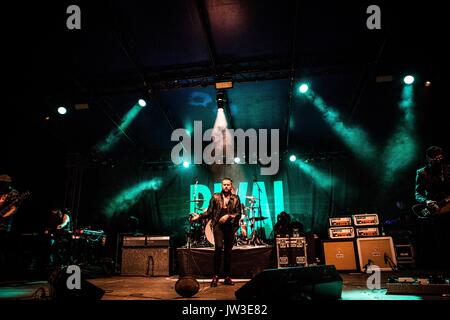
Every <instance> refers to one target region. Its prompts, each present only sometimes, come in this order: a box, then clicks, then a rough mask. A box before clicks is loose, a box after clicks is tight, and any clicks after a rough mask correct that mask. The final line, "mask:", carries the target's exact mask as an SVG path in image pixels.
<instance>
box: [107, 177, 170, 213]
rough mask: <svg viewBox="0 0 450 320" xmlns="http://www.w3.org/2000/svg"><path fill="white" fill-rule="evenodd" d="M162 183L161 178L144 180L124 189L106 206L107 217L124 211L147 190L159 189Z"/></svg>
mask: <svg viewBox="0 0 450 320" xmlns="http://www.w3.org/2000/svg"><path fill="white" fill-rule="evenodd" d="M161 185H162V179H161V178H153V179H151V180H146V181H142V182H140V183H138V184H136V185H134V186H131V187H129V188H127V189H124V190H122V191H121V192H119V194H117V195H116V196H115V197H114V198H113V199H112V200H110V201H108V204H107V205H106V206H105V208H104V213H105V215H106V216H107V217H112V216H113V215H114V214H115V213H118V212H124V211H126V210H128V209H130V208H131V207H132V206H133V205H135V204H136V203H137V202H138V201H139V199H140V198H141V196H142V193H143V192H144V191H147V190H159V189H160V188H161Z"/></svg>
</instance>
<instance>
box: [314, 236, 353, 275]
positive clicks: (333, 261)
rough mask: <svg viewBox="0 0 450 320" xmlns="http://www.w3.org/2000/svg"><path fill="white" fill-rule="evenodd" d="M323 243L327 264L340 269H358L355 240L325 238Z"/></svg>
mask: <svg viewBox="0 0 450 320" xmlns="http://www.w3.org/2000/svg"><path fill="white" fill-rule="evenodd" d="M322 245H323V254H324V259H325V264H327V265H334V266H335V267H336V270H340V271H356V270H358V265H357V264H356V254H355V241H354V240H325V241H323V242H322Z"/></svg>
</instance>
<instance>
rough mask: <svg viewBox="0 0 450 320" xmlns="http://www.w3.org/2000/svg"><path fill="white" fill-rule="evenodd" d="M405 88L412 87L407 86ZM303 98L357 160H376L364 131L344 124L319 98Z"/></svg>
mask: <svg viewBox="0 0 450 320" xmlns="http://www.w3.org/2000/svg"><path fill="white" fill-rule="evenodd" d="M407 88H412V87H409V86H407ZM305 97H306V98H307V99H309V100H310V101H311V103H312V104H313V105H314V106H315V107H316V108H317V109H318V110H319V111H320V112H321V113H322V114H323V116H324V118H325V121H326V122H328V124H329V125H330V126H331V128H332V129H333V130H334V131H335V132H336V133H337V134H338V135H339V137H340V138H341V139H342V141H343V142H344V143H345V144H346V145H347V146H348V147H349V148H350V149H351V150H352V151H353V152H354V153H355V155H356V156H357V157H358V158H360V159H361V160H364V161H369V162H372V161H373V160H374V159H376V157H377V150H376V146H375V144H373V143H372V142H371V139H370V137H369V134H368V133H367V132H366V131H365V130H363V129H362V128H360V127H358V126H355V125H348V124H346V123H345V121H344V120H343V119H342V118H343V117H342V115H341V114H340V113H339V111H338V110H337V109H335V108H333V107H332V106H329V105H328V104H327V103H326V102H325V101H324V100H323V99H322V98H321V97H320V96H318V95H314V96H313V95H309V94H306V95H305Z"/></svg>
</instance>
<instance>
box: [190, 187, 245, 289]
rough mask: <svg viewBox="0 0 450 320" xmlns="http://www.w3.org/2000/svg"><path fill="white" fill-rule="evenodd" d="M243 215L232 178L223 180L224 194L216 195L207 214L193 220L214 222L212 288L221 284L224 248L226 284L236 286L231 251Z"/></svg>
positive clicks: (195, 216)
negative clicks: (220, 274) (232, 271)
mask: <svg viewBox="0 0 450 320" xmlns="http://www.w3.org/2000/svg"><path fill="white" fill-rule="evenodd" d="M241 213H242V211H241V201H240V199H239V196H238V195H237V194H236V192H235V191H234V187H233V181H232V180H231V179H230V178H223V179H222V192H220V193H215V194H214V196H213V197H212V198H211V201H210V202H209V207H208V210H207V211H206V212H205V213H203V214H195V215H194V217H193V218H192V221H195V220H198V219H206V218H208V219H211V220H212V223H211V224H212V228H213V233H214V246H215V250H214V277H213V279H212V281H211V287H217V283H218V282H219V271H220V266H221V260H222V248H223V249H224V262H223V263H224V268H223V269H224V276H225V281H224V284H225V285H234V283H233V281H232V280H231V278H230V271H231V251H232V249H233V244H234V236H235V232H236V231H237V229H238V228H239V220H240V217H241ZM222 243H223V244H222Z"/></svg>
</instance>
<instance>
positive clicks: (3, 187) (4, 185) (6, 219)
mask: <svg viewBox="0 0 450 320" xmlns="http://www.w3.org/2000/svg"><path fill="white" fill-rule="evenodd" d="M11 183H12V180H11V177H10V176H8V175H0V213H1V215H0V269H2V268H3V267H6V263H7V260H8V257H9V256H10V255H9V254H10V253H11V246H10V242H9V241H8V238H9V233H10V231H11V224H12V218H13V216H14V214H15V213H16V211H17V207H16V206H15V205H12V206H10V205H11V203H12V201H13V200H14V198H15V196H17V194H18V193H17V191H15V190H14V189H13V188H12V187H11ZM8 208H9V209H8ZM3 211H5V212H3Z"/></svg>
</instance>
